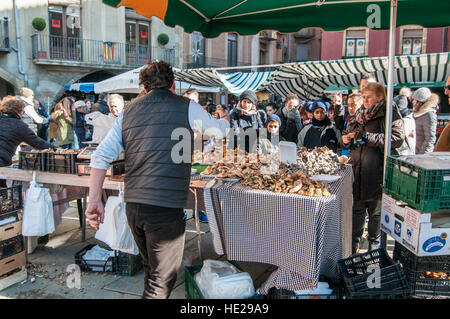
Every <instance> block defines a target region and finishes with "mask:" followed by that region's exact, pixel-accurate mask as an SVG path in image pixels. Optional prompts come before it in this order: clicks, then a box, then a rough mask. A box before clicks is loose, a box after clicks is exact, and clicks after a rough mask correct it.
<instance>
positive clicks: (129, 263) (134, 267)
mask: <svg viewBox="0 0 450 319" xmlns="http://www.w3.org/2000/svg"><path fill="white" fill-rule="evenodd" d="M114 256H115V258H114V259H113V269H114V273H115V274H116V275H120V276H134V275H135V274H136V273H137V272H138V271H139V270H141V269H142V258H141V255H139V254H138V255H132V254H127V253H123V252H121V251H117V250H115V251H114Z"/></svg>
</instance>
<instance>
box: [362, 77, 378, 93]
mask: <svg viewBox="0 0 450 319" xmlns="http://www.w3.org/2000/svg"><path fill="white" fill-rule="evenodd" d="M376 82H377V78H376V77H375V75H373V74H372V73H365V74H363V75H362V76H361V80H360V81H359V91H360V92H361V91H362V89H363V88H365V87H366V86H367V84H369V83H376Z"/></svg>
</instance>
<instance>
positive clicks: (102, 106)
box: [91, 93, 109, 115]
mask: <svg viewBox="0 0 450 319" xmlns="http://www.w3.org/2000/svg"><path fill="white" fill-rule="evenodd" d="M107 100H108V93H102V94H100V96H99V98H98V101H97V103H95V104H94V105H93V106H92V108H91V112H100V113H103V114H105V115H108V113H109V108H108V103H107Z"/></svg>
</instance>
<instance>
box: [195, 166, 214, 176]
mask: <svg viewBox="0 0 450 319" xmlns="http://www.w3.org/2000/svg"><path fill="white" fill-rule="evenodd" d="M208 166H211V165H208V164H192V168H193V169H195V170H197V174H200V173H202V172H203V171H204V170H205V169H206V168H207V167H208Z"/></svg>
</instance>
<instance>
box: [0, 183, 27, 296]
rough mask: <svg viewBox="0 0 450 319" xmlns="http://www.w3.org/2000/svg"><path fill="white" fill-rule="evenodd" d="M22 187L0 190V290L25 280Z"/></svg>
mask: <svg viewBox="0 0 450 319" xmlns="http://www.w3.org/2000/svg"><path fill="white" fill-rule="evenodd" d="M21 210H22V186H21V185H18V186H13V187H8V188H0V290H3V289H6V288H8V287H9V286H12V285H14V284H16V283H18V282H21V281H23V280H25V279H26V278H27V270H26V255H25V247H24V240H23V236H22V211H21Z"/></svg>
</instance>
